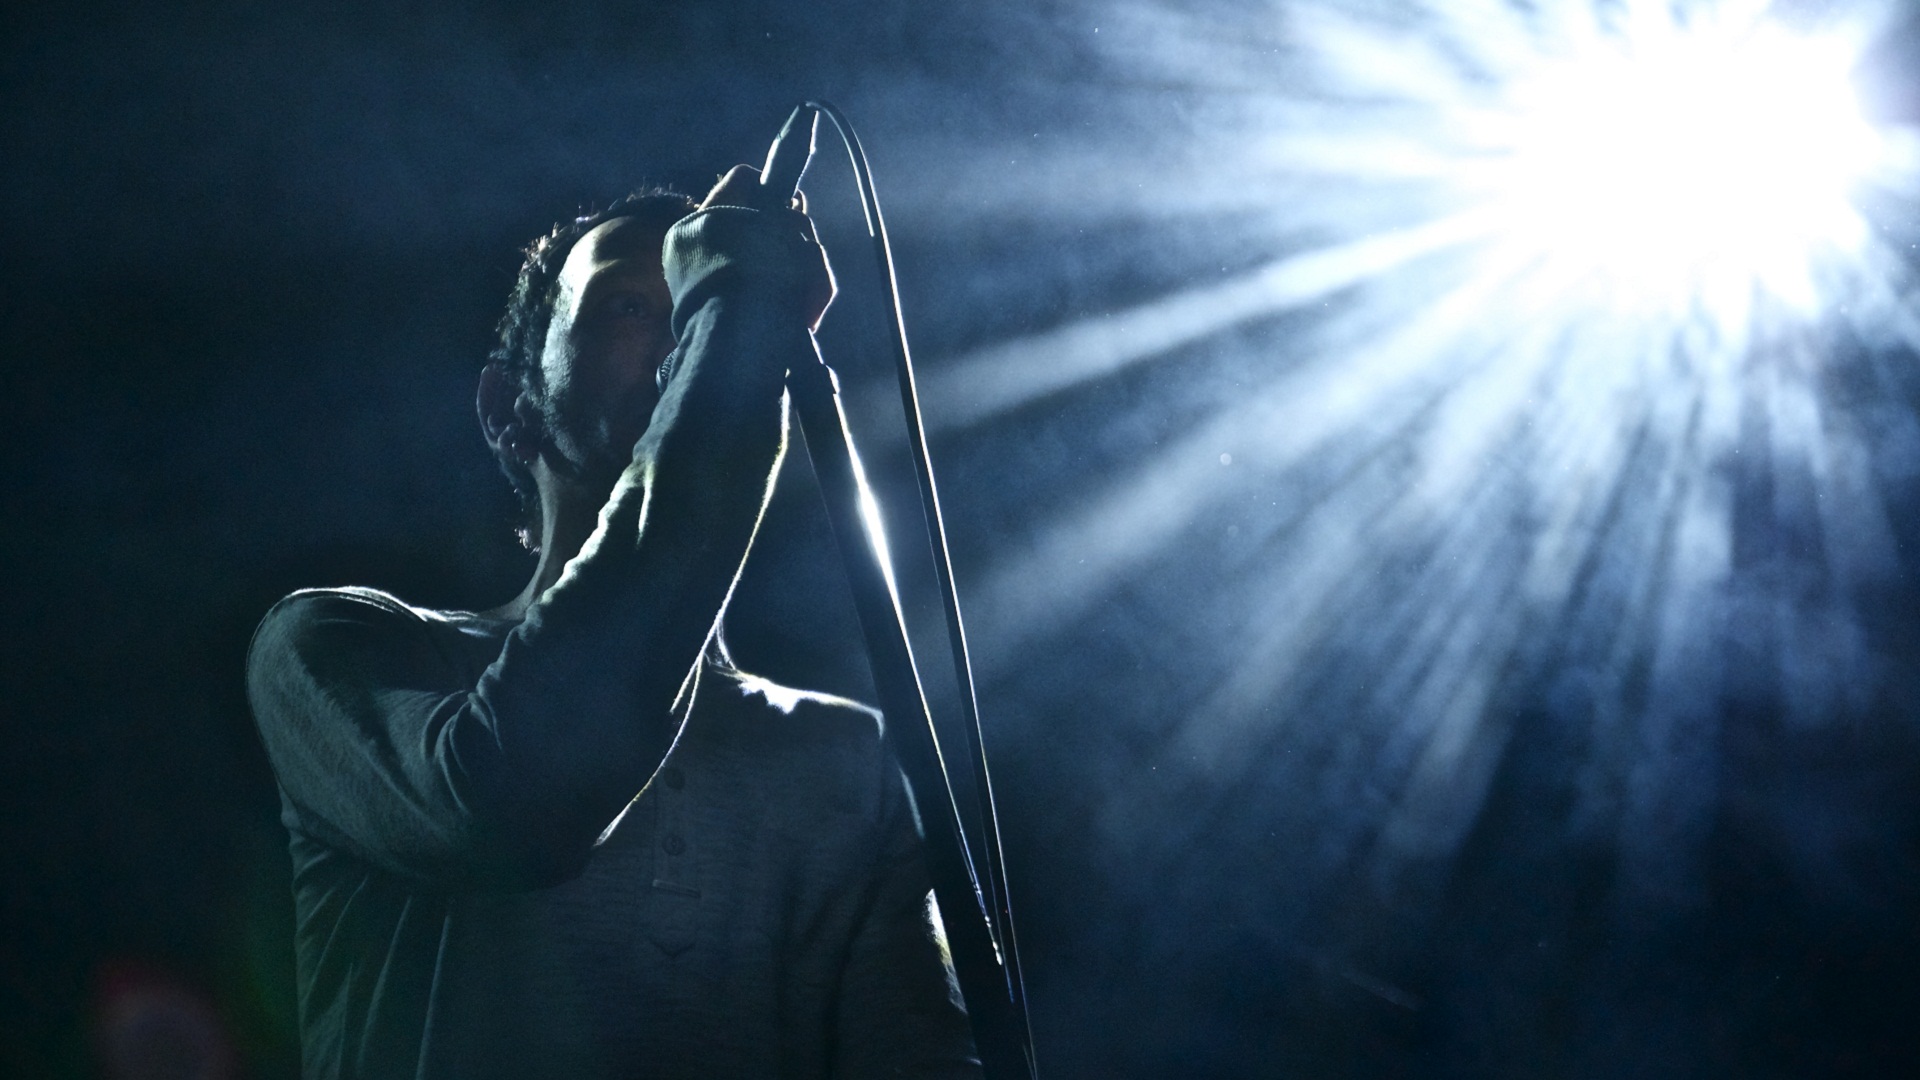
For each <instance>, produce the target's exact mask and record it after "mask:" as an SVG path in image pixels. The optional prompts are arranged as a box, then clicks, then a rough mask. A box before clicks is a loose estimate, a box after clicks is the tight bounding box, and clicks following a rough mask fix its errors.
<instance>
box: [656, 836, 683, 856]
mask: <svg viewBox="0 0 1920 1080" xmlns="http://www.w3.org/2000/svg"><path fill="white" fill-rule="evenodd" d="M660 846H661V847H663V848H666V849H667V854H669V855H678V854H680V853H681V852H683V851H685V850H687V842H686V841H685V840H682V839H680V834H679V833H668V834H667V838H666V839H665V840H663V841H661V842H660Z"/></svg>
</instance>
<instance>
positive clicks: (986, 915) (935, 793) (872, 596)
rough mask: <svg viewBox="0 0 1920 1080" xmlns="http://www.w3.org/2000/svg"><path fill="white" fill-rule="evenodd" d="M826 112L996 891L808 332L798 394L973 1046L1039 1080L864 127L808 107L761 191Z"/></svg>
mask: <svg viewBox="0 0 1920 1080" xmlns="http://www.w3.org/2000/svg"><path fill="white" fill-rule="evenodd" d="M809 111H812V112H813V113H814V116H813V117H812V118H811V119H810V121H809V123H808V128H807V131H806V134H805V139H804V141H803V140H802V139H801V137H800V132H799V127H798V125H799V123H800V121H801V118H802V116H803V115H804V114H806V113H807V112H809ZM822 113H824V114H825V115H826V116H827V117H828V118H829V119H830V120H832V121H833V123H834V126H835V127H836V128H838V129H839V132H840V135H841V138H842V140H843V141H844V142H845V143H846V146H847V152H848V155H849V156H850V157H851V158H852V160H853V166H854V172H855V175H856V178H857V180H858V183H859V187H860V191H861V196H862V205H861V209H862V210H863V212H864V213H865V214H866V217H867V227H868V231H869V233H871V234H872V235H873V237H874V241H875V249H876V252H877V254H878V256H879V258H880V263H881V270H882V277H883V280H884V283H885V287H886V291H887V299H888V301H889V302H890V306H891V307H892V310H893V314H894V317H895V318H894V326H895V335H894V352H895V359H896V361H897V362H898V365H899V369H900V378H901V394H902V398H903V404H904V407H905V409H906V420H907V426H908V433H909V438H910V441H911V442H912V443H913V450H914V451H915V455H914V456H915V464H916V466H917V467H918V476H919V479H920V486H921V494H922V497H923V500H924V502H925V503H926V506H925V510H926V517H927V526H928V529H929V542H930V543H931V544H932V548H933V555H934V562H935V570H936V573H937V575H938V577H939V579H940V584H941V587H942V590H943V600H945V602H946V612H947V623H948V633H949V638H950V639H951V643H952V645H953V647H954V660H955V667H956V675H957V677H958V679H959V687H960V694H961V696H962V698H963V699H964V700H963V702H962V705H963V707H964V709H965V712H966V719H967V722H968V725H969V726H968V731H967V735H968V741H969V744H970V749H971V751H972V757H973V759H974V775H975V781H976V784H977V785H978V795H979V800H980V804H981V805H980V811H981V816H982V831H983V834H984V836H985V839H986V851H985V856H986V865H985V867H984V869H985V870H986V876H985V884H986V889H985V893H984V894H983V892H982V888H981V881H982V879H981V875H980V874H979V873H977V871H976V866H975V862H974V859H973V857H972V853H971V851H970V850H969V847H968V844H967V839H966V833H965V828H964V826H963V825H962V821H961V816H960V809H959V806H958V804H957V803H956V802H955V801H954V795H953V787H952V785H951V783H950V782H949V780H948V773H947V768H946V762H945V760H944V759H943V757H942V755H941V753H940V743H939V739H938V737H937V736H936V735H935V733H934V728H933V716H932V713H931V711H930V710H929V709H928V707H927V700H926V694H925V692H924V690H923V689H922V686H921V683H920V673H919V670H918V668H917V667H916V666H915V664H914V659H913V649H912V646H911V644H910V643H909V641H908V638H907V632H906V622H905V619H904V617H903V616H902V614H901V611H900V599H899V594H898V591H897V590H896V589H895V586H894V581H893V573H892V568H891V566H890V565H889V562H888V554H887V545H886V542H885V538H884V535H883V534H882V531H881V524H880V516H879V512H878V507H877V506H876V505H875V504H874V501H873V496H872V493H871V491H870V490H869V489H868V486H867V482H866V477H865V475H864V472H863V471H862V469H861V467H860V456H859V453H858V452H857V451H856V450H855V449H854V445H853V439H852V436H851V434H850V433H849V432H848V430H847V423H846V414H845V412H844V411H843V410H842V409H841V407H840V397H839V382H838V379H837V378H836V376H835V375H834V373H833V369H832V368H829V367H828V366H827V364H826V361H825V360H824V359H823V358H822V357H821V355H820V346H819V342H818V341H817V340H815V339H814V337H813V334H812V333H811V332H809V333H808V335H807V339H808V340H807V345H806V346H804V347H802V348H801V349H800V350H799V352H798V354H797V355H795V356H794V358H793V360H792V362H791V363H790V364H789V365H788V371H787V390H788V393H789V396H790V397H791V399H792V402H793V405H794V411H795V412H796V413H797V414H798V418H799V421H800V429H801V432H802V434H803V436H804V437H805V439H806V444H807V454H808V457H809V458H811V460H812V462H813V469H814V473H815V475H816V476H817V477H818V478H819V483H820V493H821V497H822V499H823V501H824V502H825V505H826V511H827V520H828V523H829V525H830V526H831V528H832V530H833V535H834V540H835V544H836V546H837V547H838V548H839V550H840V557H841V562H842V564H843V565H844V567H845V569H846V574H847V584H848V586H849V588H850V589H851V591H852V593H853V600H854V608H855V610H856V612H857V613H858V614H859V618H860V627H861V631H862V633H863V635H864V636H865V638H866V644H867V656H868V660H869V662H870V664H871V665H872V669H873V682H874V691H875V693H876V694H878V695H879V698H880V708H881V711H882V714H883V715H884V716H885V717H886V729H885V730H886V737H887V741H888V742H889V743H890V744H891V745H892V747H893V749H894V753H895V755H896V756H897V757H898V758H899V761H900V765H901V769H902V771H904V772H905V774H906V777H907V783H908V787H909V789H910V790H911V792H912V793H913V796H914V800H915V805H916V807H917V808H918V810H919V816H920V822H921V827H922V829H923V831H924V833H925V837H926V843H927V862H928V870H929V874H930V877H931V878H932V881H933V894H934V900H935V902H936V903H937V904H938V905H939V910H940V915H941V924H942V926H943V927H944V929H945V930H946V934H947V946H948V949H949V951H950V953H951V955H952V958H953V967H954V975H955V977H956V978H957V979H958V981H959V983H960V992H961V995H962V997H963V998H964V999H965V1001H966V1005H967V1014H968V1017H969V1018H970V1019H971V1021H972V1024H973V1034H974V1045H975V1048H976V1049H977V1050H978V1052H979V1054H980V1064H981V1069H982V1071H983V1073H984V1074H985V1077H986V1080H1035V1077H1036V1075H1037V1074H1036V1072H1035V1064H1034V1060H1033V1039H1032V1034H1031V1031H1030V1029H1029V1026H1028V1020H1027V1007H1026V991H1025V986H1024V979H1023V977H1022V974H1021V970H1020V962H1019V951H1018V949H1017V947H1016V945H1015V942H1014V936H1013V921H1012V909H1011V905H1010V904H1009V902H1008V900H1007V894H1006V885H1005V871H1004V868H1003V866H1002V865H1001V852H1000V836H999V824H998V821H997V819H996V817H995V813H994V809H993V794H992V788H991V785H990V784H989V782H988V778H987V770H986V757H985V754H984V753H983V752H982V750H981V748H980V743H979V717H978V714H977V711H976V708H975V703H974V694H973V679H972V674H971V671H970V670H969V665H968V664H967V661H966V639H965V636H964V632H963V631H962V628H961V626H960V616H959V607H958V603H957V600H956V598H955V596H954V590H953V582H952V570H951V568H950V566H949V563H948V559H947V550H946V537H945V533H944V529H943V527H942V524H941V521H940V511H939V503H938V500H937V498H936V497H935V495H934V490H933V477H932V470H931V467H930V465H929V464H928V462H927V460H926V444H925V437H924V435H923V434H922V431H921V426H920V415H919V404H918V401H917V399H916V398H915V395H914V391H913V370H912V365H911V362H910V361H909V359H908V357H907V347H906V336H905V331H904V329H903V328H902V325H903V324H902V321H901V319H900V317H899V316H900V307H899V297H898V293H897V291H896V289H895V284H894V278H893V260H892V255H891V253H890V252H889V250H888V246H887V241H886V230H885V225H884V224H883V223H882V221H881V219H880V208H879V204H878V202H877V201H875V199H874V197H873V191H872V183H871V177H870V175H869V174H868V170H867V166H866V158H865V154H864V152H863V151H862V150H861V149H860V144H859V140H858V138H857V137H856V136H855V135H854V133H853V129H852V126H851V125H849V124H848V123H847V121H846V119H845V118H844V117H843V116H841V115H840V111H839V110H838V109H836V108H834V107H833V106H832V105H829V104H826V103H824V102H818V101H809V102H807V103H806V104H805V105H802V106H800V107H799V108H796V109H795V110H794V111H793V115H792V116H790V117H788V119H787V123H786V126H784V127H783V128H782V129H781V131H780V135H779V136H778V137H777V138H775V140H774V142H773V145H772V147H770V148H769V150H768V152H767V161H766V166H765V168H764V169H762V172H761V182H762V183H763V184H767V185H769V186H778V187H779V188H780V189H781V190H783V191H784V190H786V189H789V188H791V189H794V190H797V189H798V187H799V183H800V179H801V176H802V175H803V174H804V173H805V171H806V167H807V164H808V162H809V161H810V160H811V158H812V156H813V129H814V128H815V127H817V125H818V116H819V115H820V114H822Z"/></svg>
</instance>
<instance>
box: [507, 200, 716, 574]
mask: <svg viewBox="0 0 1920 1080" xmlns="http://www.w3.org/2000/svg"><path fill="white" fill-rule="evenodd" d="M693 210H694V201H693V200H692V199H691V198H689V197H688V196H686V195H685V194H682V193H681V192H678V191H674V190H673V189H671V188H665V187H646V188H641V189H638V190H636V191H634V192H632V193H630V194H628V195H625V196H623V197H621V198H619V199H616V200H615V201H614V202H612V203H610V204H608V205H607V206H606V207H605V208H604V209H601V210H596V211H593V212H592V213H589V214H584V215H582V216H580V217H576V218H574V219H573V220H571V221H562V222H560V223H559V224H557V225H555V226H554V227H553V228H552V229H551V230H550V231H548V233H547V234H546V235H545V236H542V237H540V238H539V239H537V240H535V241H534V242H533V243H531V244H529V245H527V257H526V260H525V261H524V262H522V263H521V264H520V276H519V278H518V279H517V280H516V281H515V282H514V283H513V293H512V295H510V296H509V297H508V298H507V310H506V313H505V314H503V315H502V316H501V317H500V326H499V329H498V331H497V340H496V341H495V343H494V346H493V349H492V351H490V352H489V353H488V354H487V362H488V363H491V364H493V365H495V366H497V367H498V368H500V370H501V371H502V372H503V373H504V374H505V375H506V376H507V377H508V378H509V379H511V380H512V381H513V383H514V384H515V385H516V386H517V388H518V389H519V390H520V391H523V392H526V393H532V394H537V393H539V392H540V391H541V390H543V389H544V387H543V386H542V384H541V374H540V372H541V368H540V358H541V353H542V351H543V350H544V349H545V348H546V344H547V328H548V326H549V325H551V324H552V322H553V305H554V302H555V301H556V300H557V299H558V298H559V293H560V289H559V280H560V268H561V267H562V266H565V265H566V262H567V256H568V254H570V253H571V252H572V251H573V247H574V245H575V244H577V243H579V242H580V238H581V237H583V236H585V235H587V234H588V233H590V232H592V231H593V230H594V229H595V228H597V227H599V226H600V225H602V224H605V223H606V222H609V221H612V220H613V219H615V218H624V217H630V218H638V219H640V220H641V221H643V222H646V223H647V224H649V225H654V226H657V227H658V228H659V229H660V230H661V231H662V232H664V231H666V229H667V228H668V227H670V226H671V225H672V224H673V223H674V222H676V221H679V220H680V219H681V218H683V217H686V216H687V215H688V214H690V213H692V212H693ZM494 457H495V459H496V460H498V461H499V463H500V471H501V472H503V473H505V474H506V477H507V481H508V482H509V483H511V484H512V485H513V494H514V497H515V498H516V499H517V500H518V501H519V504H520V515H519V516H520V520H519V523H518V524H517V525H516V526H515V527H514V531H515V532H516V533H517V534H518V535H519V537H520V542H521V543H522V544H523V545H525V546H526V547H527V548H528V550H533V549H534V548H535V545H536V542H537V541H536V539H535V538H536V536H537V534H538V529H539V525H540V498H539V493H538V492H537V491H536V490H535V488H534V483H533V473H532V472H531V471H529V470H528V469H527V467H526V466H525V465H523V464H521V463H520V462H518V461H515V460H513V458H512V457H510V456H509V455H508V454H506V453H505V452H504V450H502V449H496V450H495V452H494Z"/></svg>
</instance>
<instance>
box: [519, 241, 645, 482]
mask: <svg viewBox="0 0 1920 1080" xmlns="http://www.w3.org/2000/svg"><path fill="white" fill-rule="evenodd" d="M662 237H663V233H662V231H661V229H659V228H658V227H655V226H650V225H647V224H644V223H642V222H640V221H639V220H637V219H635V218H615V219H613V220H612V221H607V222H603V223H602V224H601V225H599V226H598V227H597V228H595V229H594V230H593V231H592V232H589V233H587V235H585V236H583V237H581V238H580V241H579V243H577V244H575V245H574V247H573V250H572V251H571V252H569V253H568V254H567V261H566V262H565V263H564V264H562V266H561V268H560V277H559V291H558V295H557V298H556V299H555V300H554V305H553V319H552V321H551V322H550V323H549V324H548V327H547V340H546V347H545V349H544V351H543V352H542V354H541V360H540V366H541V371H542V375H543V377H544V383H545V387H546V393H545V394H544V395H543V400H542V401H541V403H540V411H541V413H542V414H543V416H542V419H543V421H544V422H545V424H546V428H547V434H548V436H549V437H550V438H551V440H552V443H553V446H554V448H555V449H556V450H558V451H559V452H560V453H561V454H562V455H563V456H564V457H565V458H566V459H567V460H568V461H570V462H572V463H573V464H574V465H575V466H577V467H579V468H580V469H581V470H582V472H583V473H585V474H586V475H597V474H604V473H606V472H607V470H609V469H611V470H612V472H613V474H615V475H617V474H618V472H619V470H620V469H623V468H625V467H626V465H627V462H628V461H630V460H631V459H632V457H633V444H634V443H636V442H638V441H639V440H640V436H641V435H642V434H644V433H645V432H646V430H647V423H648V421H649V420H650V419H652V416H653V406H654V404H655V403H656V402H657V401H658V400H659V397H660V394H659V390H658V389H657V388H656V386H655V384H654V373H655V372H656V371H658V370H659V367H660V364H661V362H662V361H664V360H665V359H666V358H667V354H668V353H670V352H672V351H673V344H674V342H673V330H672V327H671V325H670V324H669V321H668V317H669V316H670V315H671V314H672V312H673V299H672V297H671V296H670V295H668V293H667V282H666V278H665V277H664V276H663V275H662V273H661V270H660V243H661V240H662Z"/></svg>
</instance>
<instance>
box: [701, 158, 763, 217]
mask: <svg viewBox="0 0 1920 1080" xmlns="http://www.w3.org/2000/svg"><path fill="white" fill-rule="evenodd" d="M764 199H765V194H764V192H763V191H762V188H761V185H760V170H759V169H756V168H754V167H753V166H751V165H735V166H734V167H733V168H731V169H728V170H727V173H726V175H725V176H722V177H721V178H720V180H719V182H717V183H715V184H714V185H713V190H712V191H709V192H707V197H706V198H705V199H703V200H701V202H700V208H701V209H702V210H704V209H706V208H707V207H709V206H756V205H758V204H759V203H760V202H762V201H764Z"/></svg>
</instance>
